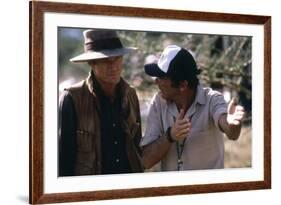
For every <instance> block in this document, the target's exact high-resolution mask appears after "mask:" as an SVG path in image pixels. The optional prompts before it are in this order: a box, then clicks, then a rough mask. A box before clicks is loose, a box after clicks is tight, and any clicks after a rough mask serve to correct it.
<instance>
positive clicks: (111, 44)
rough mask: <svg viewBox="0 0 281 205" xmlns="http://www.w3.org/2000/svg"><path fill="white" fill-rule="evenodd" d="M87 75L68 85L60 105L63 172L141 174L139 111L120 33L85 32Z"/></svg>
mask: <svg viewBox="0 0 281 205" xmlns="http://www.w3.org/2000/svg"><path fill="white" fill-rule="evenodd" d="M83 34H84V39H85V44H84V50H85V52H84V53H83V54H81V55H79V56H77V57H74V58H72V59H70V61H72V62H76V63H81V62H87V63H88V65H89V66H90V68H91V70H90V73H89V76H88V77H87V79H85V80H83V81H82V82H80V83H78V84H76V85H73V86H71V87H70V88H67V89H65V91H64V93H63V95H62V97H61V100H60V105H59V116H60V121H59V122H60V123H59V176H77V175H94V174H118V173H133V172H142V171H143V166H142V163H141V160H140V159H141V158H140V149H139V146H138V145H139V142H140V139H141V126H140V122H141V120H140V110H139V102H138V98H137V95H136V92H135V90H134V89H133V88H131V87H130V86H129V85H128V84H127V83H126V82H125V81H124V80H123V79H122V77H121V72H122V60H123V55H125V54H127V53H129V52H131V51H133V50H134V49H135V48H132V47H123V46H122V43H121V41H120V39H119V38H118V36H117V34H116V32H114V31H111V30H93V29H90V30H86V31H84V33H83Z"/></svg>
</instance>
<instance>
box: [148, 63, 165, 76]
mask: <svg viewBox="0 0 281 205" xmlns="http://www.w3.org/2000/svg"><path fill="white" fill-rule="evenodd" d="M144 71H145V73H146V74H147V75H150V76H152V77H165V76H167V73H165V72H163V71H162V70H161V69H160V68H159V67H158V65H157V64H156V63H151V64H146V65H145V66H144Z"/></svg>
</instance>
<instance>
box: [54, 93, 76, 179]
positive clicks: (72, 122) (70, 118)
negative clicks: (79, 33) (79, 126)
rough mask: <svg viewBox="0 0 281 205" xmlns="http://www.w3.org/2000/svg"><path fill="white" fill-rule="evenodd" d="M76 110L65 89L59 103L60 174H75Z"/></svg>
mask: <svg viewBox="0 0 281 205" xmlns="http://www.w3.org/2000/svg"><path fill="white" fill-rule="evenodd" d="M75 138H76V112H75V107H74V103H73V100H72V97H71V95H70V94H69V93H68V92H67V91H64V93H63V94H62V96H61V98H60V103H59V140H58V141H59V142H58V143H59V164H58V166H59V176H73V175H74V163H75V154H76V140H75Z"/></svg>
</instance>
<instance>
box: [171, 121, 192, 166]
mask: <svg viewBox="0 0 281 205" xmlns="http://www.w3.org/2000/svg"><path fill="white" fill-rule="evenodd" d="M191 118H192V116H190V118H189V119H190V121H191ZM175 121H176V118H175V117H174V122H175ZM185 141H186V138H184V140H183V142H182V143H180V142H178V141H177V165H178V167H177V170H178V171H180V169H181V168H182V166H183V160H182V159H181V157H182V154H183V150H184V146H185Z"/></svg>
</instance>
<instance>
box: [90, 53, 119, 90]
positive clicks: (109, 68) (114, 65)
mask: <svg viewBox="0 0 281 205" xmlns="http://www.w3.org/2000/svg"><path fill="white" fill-rule="evenodd" d="M122 60H123V58H122V56H116V57H110V58H105V59H98V60H94V61H92V62H90V65H91V67H92V69H93V70H94V73H95V76H96V78H97V79H98V80H99V81H100V82H101V83H109V84H114V85H116V84H117V83H118V82H119V81H120V77H121V72H122Z"/></svg>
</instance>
